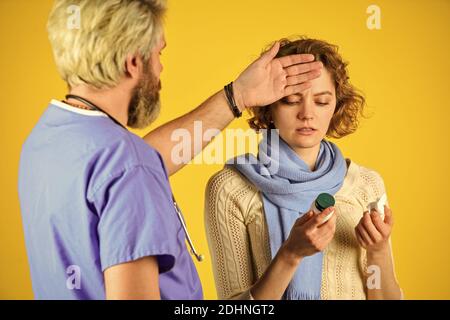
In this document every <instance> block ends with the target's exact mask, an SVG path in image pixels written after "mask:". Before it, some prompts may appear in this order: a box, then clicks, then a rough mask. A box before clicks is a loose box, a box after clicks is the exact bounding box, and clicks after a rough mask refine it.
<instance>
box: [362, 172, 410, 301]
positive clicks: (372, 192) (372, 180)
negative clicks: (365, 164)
mask: <svg viewBox="0 0 450 320" xmlns="http://www.w3.org/2000/svg"><path fill="white" fill-rule="evenodd" d="M361 178H362V179H363V181H364V182H365V183H364V184H363V186H365V190H364V191H365V192H363V194H364V197H363V201H362V202H363V203H364V204H365V208H364V210H367V205H368V204H369V203H370V202H373V201H377V200H378V199H379V198H380V197H381V196H382V195H383V194H385V193H386V194H387V192H386V187H385V184H384V180H383V178H382V177H381V175H380V174H379V173H378V172H376V171H374V170H370V169H366V168H362V170H361ZM387 205H388V206H389V197H388V201H387ZM389 246H390V248H391V257H392V266H393V268H394V276H395V280H396V281H397V282H398V280H397V276H396V275H395V261H394V251H393V247H392V237H391V238H390V239H389ZM364 259H365V261H364V262H363V265H364V267H365V269H366V268H367V256H366V255H364ZM400 291H401V299H402V300H403V299H404V293H403V290H402V289H400Z"/></svg>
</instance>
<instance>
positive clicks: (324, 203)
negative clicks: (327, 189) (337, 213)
mask: <svg viewBox="0 0 450 320" xmlns="http://www.w3.org/2000/svg"><path fill="white" fill-rule="evenodd" d="M335 204H336V200H335V199H334V197H333V196H332V195H331V194H329V193H321V194H319V195H318V196H317V198H316V200H314V201H313V203H312V205H311V209H310V210H312V211H313V212H314V213H315V214H319V213H321V212H322V211H323V210H325V209H327V208H329V207H332V206H334V205H335ZM333 214H334V211H332V212H330V214H329V215H327V216H326V217H325V219H324V220H323V223H325V222H327V221H328V220H329V219H330V218H331V216H332V215H333Z"/></svg>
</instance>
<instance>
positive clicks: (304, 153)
mask: <svg viewBox="0 0 450 320" xmlns="http://www.w3.org/2000/svg"><path fill="white" fill-rule="evenodd" d="M293 149H294V151H295V153H297V155H298V156H299V157H300V158H301V159H302V160H303V161H304V162H305V163H306V164H307V165H308V167H309V169H310V170H311V171H314V170H315V169H316V161H317V157H318V156H319V151H320V143H319V144H317V145H315V146H312V147H310V148H293Z"/></svg>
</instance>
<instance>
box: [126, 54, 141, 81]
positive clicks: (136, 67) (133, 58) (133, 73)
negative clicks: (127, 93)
mask: <svg viewBox="0 0 450 320" xmlns="http://www.w3.org/2000/svg"><path fill="white" fill-rule="evenodd" d="M143 69H144V64H143V62H142V58H141V57H140V56H139V55H136V54H131V53H129V54H128V55H127V58H126V60H125V74H126V76H127V77H129V78H132V79H139V78H140V77H141V75H142V72H143Z"/></svg>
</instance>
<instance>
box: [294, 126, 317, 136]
mask: <svg viewBox="0 0 450 320" xmlns="http://www.w3.org/2000/svg"><path fill="white" fill-rule="evenodd" d="M295 131H296V132H297V133H298V134H300V135H302V136H310V135H313V134H314V133H315V132H316V131H317V130H316V129H313V128H299V129H296V130H295Z"/></svg>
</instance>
